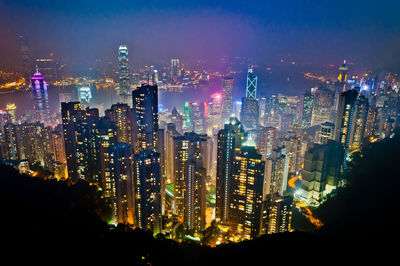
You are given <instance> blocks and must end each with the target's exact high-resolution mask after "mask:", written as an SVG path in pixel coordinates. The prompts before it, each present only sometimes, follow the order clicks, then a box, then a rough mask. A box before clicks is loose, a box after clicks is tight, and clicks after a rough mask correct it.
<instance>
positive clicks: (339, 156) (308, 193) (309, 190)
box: [298, 141, 344, 205]
mask: <svg viewBox="0 0 400 266" xmlns="http://www.w3.org/2000/svg"><path fill="white" fill-rule="evenodd" d="M343 156H344V152H343V148H342V146H341V145H340V144H339V143H337V142H335V141H329V142H328V143H327V144H323V145H320V144H315V145H314V147H312V148H310V149H309V150H308V151H307V152H306V154H305V156H304V168H303V171H302V179H303V181H302V185H301V189H300V193H299V196H298V197H299V198H300V199H301V200H303V201H304V202H306V203H308V204H311V205H318V204H319V203H320V201H321V199H322V197H323V196H325V195H326V194H329V193H330V192H331V191H332V190H333V189H335V188H336V187H337V186H338V176H339V173H340V168H341V165H342V163H343Z"/></svg>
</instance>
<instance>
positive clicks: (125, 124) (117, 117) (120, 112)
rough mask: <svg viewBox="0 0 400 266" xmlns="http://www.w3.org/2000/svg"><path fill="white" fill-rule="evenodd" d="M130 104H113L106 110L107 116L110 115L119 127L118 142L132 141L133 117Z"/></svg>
mask: <svg viewBox="0 0 400 266" xmlns="http://www.w3.org/2000/svg"><path fill="white" fill-rule="evenodd" d="M131 114H132V113H131V109H130V108H129V105H127V104H123V103H118V104H113V105H112V106H111V108H110V109H109V110H106V111H105V116H106V117H109V118H110V119H111V121H113V122H114V123H115V126H116V127H117V132H116V134H117V139H118V142H124V143H132V118H131Z"/></svg>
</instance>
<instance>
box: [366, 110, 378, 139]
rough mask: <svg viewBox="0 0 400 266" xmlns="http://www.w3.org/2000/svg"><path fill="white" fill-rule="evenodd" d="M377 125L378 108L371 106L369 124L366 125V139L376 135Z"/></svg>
mask: <svg viewBox="0 0 400 266" xmlns="http://www.w3.org/2000/svg"><path fill="white" fill-rule="evenodd" d="M375 125H376V108H375V107H374V106H370V107H369V108H368V117H367V122H366V124H365V136H364V137H368V138H369V137H372V136H374V135H375Z"/></svg>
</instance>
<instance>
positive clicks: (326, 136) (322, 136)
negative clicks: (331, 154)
mask: <svg viewBox="0 0 400 266" xmlns="http://www.w3.org/2000/svg"><path fill="white" fill-rule="evenodd" d="M334 133H335V124H333V123H330V122H325V123H322V124H321V129H320V131H319V136H318V143H319V144H326V143H328V140H333V138H334Z"/></svg>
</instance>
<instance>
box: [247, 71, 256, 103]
mask: <svg viewBox="0 0 400 266" xmlns="http://www.w3.org/2000/svg"><path fill="white" fill-rule="evenodd" d="M246 98H250V99H257V76H256V74H254V72H253V66H251V67H249V69H248V70H247V79H246Z"/></svg>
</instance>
